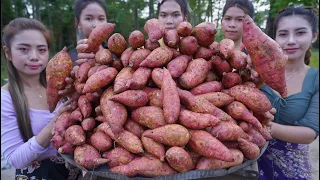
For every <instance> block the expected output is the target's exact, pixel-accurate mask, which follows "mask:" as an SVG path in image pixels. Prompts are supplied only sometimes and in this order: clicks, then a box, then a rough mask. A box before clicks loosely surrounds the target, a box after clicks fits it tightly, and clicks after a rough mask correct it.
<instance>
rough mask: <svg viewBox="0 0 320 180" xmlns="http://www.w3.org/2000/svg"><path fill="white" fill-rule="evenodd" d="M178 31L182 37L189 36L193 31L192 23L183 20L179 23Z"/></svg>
mask: <svg viewBox="0 0 320 180" xmlns="http://www.w3.org/2000/svg"><path fill="white" fill-rule="evenodd" d="M177 32H178V34H179V36H181V37H186V36H189V35H190V34H191V32H192V25H191V24H190V23H189V22H188V21H183V22H181V23H180V24H179V25H178V27H177Z"/></svg>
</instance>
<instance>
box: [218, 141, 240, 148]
mask: <svg viewBox="0 0 320 180" xmlns="http://www.w3.org/2000/svg"><path fill="white" fill-rule="evenodd" d="M221 142H222V144H223V145H225V146H226V147H227V148H228V149H239V144H238V141H237V140H235V141H221Z"/></svg>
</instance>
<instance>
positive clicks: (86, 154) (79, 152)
mask: <svg viewBox="0 0 320 180" xmlns="http://www.w3.org/2000/svg"><path fill="white" fill-rule="evenodd" d="M74 161H75V162H76V163H77V164H79V165H81V166H83V167H84V168H86V169H93V168H97V167H99V166H100V165H102V164H105V163H107V162H108V161H109V160H107V159H105V158H101V155H100V153H99V152H98V150H96V149H95V148H94V147H93V146H91V145H89V144H83V145H81V146H77V147H76V149H75V150H74Z"/></svg>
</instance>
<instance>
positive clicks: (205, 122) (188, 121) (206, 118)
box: [179, 110, 220, 129]
mask: <svg viewBox="0 0 320 180" xmlns="http://www.w3.org/2000/svg"><path fill="white" fill-rule="evenodd" d="M179 123H180V124H181V125H183V126H184V127H186V128H190V129H204V128H206V127H211V126H216V125H218V124H219V123H220V120H219V119H218V118H216V117H215V116H214V115H211V114H206V113H196V112H192V111H188V110H181V111H180V114H179Z"/></svg>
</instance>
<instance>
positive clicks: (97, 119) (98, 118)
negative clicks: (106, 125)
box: [94, 112, 107, 122]
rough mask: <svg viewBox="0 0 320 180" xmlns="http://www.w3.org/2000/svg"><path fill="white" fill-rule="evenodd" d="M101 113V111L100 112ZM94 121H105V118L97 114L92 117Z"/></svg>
mask: <svg viewBox="0 0 320 180" xmlns="http://www.w3.org/2000/svg"><path fill="white" fill-rule="evenodd" d="M101 113H102V112H101ZM94 119H95V120H96V121H99V122H107V120H106V118H104V117H103V115H99V116H97V117H96V118H94Z"/></svg>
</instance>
